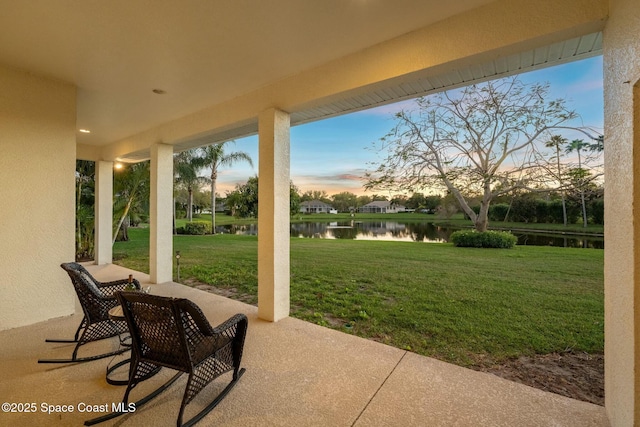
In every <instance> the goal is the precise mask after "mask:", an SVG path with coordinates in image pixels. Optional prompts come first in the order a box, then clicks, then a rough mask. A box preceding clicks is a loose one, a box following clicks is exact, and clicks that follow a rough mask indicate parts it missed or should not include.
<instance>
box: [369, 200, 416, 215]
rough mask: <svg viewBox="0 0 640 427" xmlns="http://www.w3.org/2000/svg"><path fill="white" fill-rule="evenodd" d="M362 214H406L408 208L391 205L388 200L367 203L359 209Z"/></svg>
mask: <svg viewBox="0 0 640 427" xmlns="http://www.w3.org/2000/svg"><path fill="white" fill-rule="evenodd" d="M358 212H360V213H398V212H406V208H405V207H404V206H402V205H397V204H395V203H391V202H389V201H387V200H380V201H377V202H371V203H367V204H366V205H364V206H361V207H360V208H359V209H358Z"/></svg>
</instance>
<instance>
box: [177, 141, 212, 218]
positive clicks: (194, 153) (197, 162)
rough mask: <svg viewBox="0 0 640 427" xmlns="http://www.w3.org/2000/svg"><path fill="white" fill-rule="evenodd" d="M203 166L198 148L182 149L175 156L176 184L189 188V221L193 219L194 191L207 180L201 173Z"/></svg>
mask: <svg viewBox="0 0 640 427" xmlns="http://www.w3.org/2000/svg"><path fill="white" fill-rule="evenodd" d="M203 167H204V162H203V161H202V158H201V157H199V156H198V149H197V148H192V149H190V150H186V151H182V152H180V153H178V154H176V155H175V156H174V158H173V172H174V175H175V180H176V184H177V185H178V186H182V187H183V188H184V189H186V190H187V221H192V220H193V192H194V191H195V190H198V188H200V185H201V184H203V182H204V181H205V180H206V179H205V178H204V177H201V176H200V175H199V174H200V171H201V170H202V168H203Z"/></svg>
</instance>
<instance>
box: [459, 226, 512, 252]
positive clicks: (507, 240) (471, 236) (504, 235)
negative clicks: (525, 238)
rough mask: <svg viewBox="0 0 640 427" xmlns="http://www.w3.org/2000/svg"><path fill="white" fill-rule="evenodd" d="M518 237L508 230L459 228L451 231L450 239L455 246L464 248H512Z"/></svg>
mask: <svg viewBox="0 0 640 427" xmlns="http://www.w3.org/2000/svg"><path fill="white" fill-rule="evenodd" d="M517 240H518V239H517V237H516V236H514V235H513V234H511V233H509V232H508V231H485V232H482V233H479V232H477V231H474V230H459V231H455V232H453V233H451V238H450V241H451V242H452V243H453V245H454V246H459V247H464V248H502V249H510V248H513V246H514V245H515V244H516V242H517Z"/></svg>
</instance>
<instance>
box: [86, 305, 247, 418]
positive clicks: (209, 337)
mask: <svg viewBox="0 0 640 427" xmlns="http://www.w3.org/2000/svg"><path fill="white" fill-rule="evenodd" d="M118 299H119V301H120V305H121V306H122V311H123V313H124V316H125V318H126V320H127V325H128V326H129V331H130V333H131V342H132V352H131V353H132V354H131V368H130V371H129V384H128V385H127V389H126V391H125V393H124V397H123V406H124V407H127V405H128V401H129V393H130V392H131V390H132V389H133V388H134V387H136V385H138V384H139V383H140V382H141V381H144V380H145V379H146V378H148V377H149V374H150V373H151V372H152V371H153V370H155V369H158V367H166V368H170V369H174V370H176V371H178V373H177V374H176V375H175V376H174V377H172V378H171V379H170V380H169V381H168V382H167V383H165V384H163V385H162V386H161V387H160V388H158V389H156V390H155V391H153V392H152V393H151V394H149V395H147V396H145V397H144V398H142V399H140V400H138V401H137V402H135V407H136V410H137V409H139V408H140V406H142V405H144V404H145V403H147V402H148V401H150V400H151V399H152V398H154V397H155V396H157V395H158V394H160V393H161V392H162V391H164V390H166V388H167V387H168V386H169V385H170V384H171V383H173V382H174V381H175V380H177V379H178V377H180V376H181V375H182V374H183V373H187V374H189V378H188V380H187V384H186V388H185V391H184V395H183V398H182V404H181V405H180V411H179V413H178V419H177V425H178V426H182V425H184V426H192V425H194V424H195V423H197V422H198V421H200V420H201V419H202V418H203V417H204V416H205V415H207V414H208V413H209V412H210V411H211V410H212V409H213V408H215V407H216V405H218V403H220V402H221V401H222V399H223V398H224V397H225V396H226V395H227V394H228V393H229V391H230V390H231V389H232V388H233V387H234V386H235V385H236V383H237V382H238V380H239V379H240V377H241V376H242V374H244V371H245V370H244V368H242V369H240V361H241V359H242V351H243V347H244V340H245V336H246V331H247V324H248V321H247V317H246V316H245V315H244V314H236V315H235V316H233V317H231V318H229V319H228V320H226V321H225V322H223V323H222V324H220V325H219V326H217V327H215V328H212V327H211V325H210V324H209V322H208V321H207V318H206V317H205V316H204V314H203V313H202V311H201V310H200V308H199V307H198V306H197V305H196V304H194V303H193V302H191V301H189V300H187V299H182V298H178V299H176V298H168V297H161V296H157V295H149V294H144V293H139V292H119V293H118ZM230 371H233V376H232V378H231V381H230V382H229V384H228V385H227V386H226V388H225V389H224V390H223V391H222V392H220V394H218V396H216V397H215V398H214V399H213V401H211V403H209V405H208V406H207V407H206V408H204V409H203V410H202V411H201V412H199V413H198V414H197V415H195V416H193V417H192V418H191V419H190V420H189V421H187V422H186V423H184V424H182V418H183V415H184V412H185V407H186V406H187V404H189V402H191V400H192V399H193V398H194V397H195V396H196V395H197V394H198V393H199V392H200V391H201V390H202V389H204V388H205V387H206V386H207V384H209V383H210V382H211V381H213V380H214V379H216V378H217V377H219V376H220V375H222V374H224V373H226V372H230ZM125 413H126V412H121V413H119V412H113V413H111V414H107V415H105V416H102V417H99V418H95V419H92V420H89V421H86V422H85V425H93V424H97V423H99V422H103V421H106V420H108V419H112V418H115V417H117V416H120V415H123V414H125Z"/></svg>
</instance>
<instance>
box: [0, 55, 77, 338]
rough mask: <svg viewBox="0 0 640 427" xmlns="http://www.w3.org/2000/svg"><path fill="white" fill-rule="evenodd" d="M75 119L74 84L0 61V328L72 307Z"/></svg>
mask: <svg viewBox="0 0 640 427" xmlns="http://www.w3.org/2000/svg"><path fill="white" fill-rule="evenodd" d="M75 121H76V91H75V88H74V87H73V86H71V85H68V84H64V83H60V82H54V81H51V80H47V79H44V78H39V77H35V76H33V75H30V74H27V73H24V72H21V71H17V70H12V69H7V68H3V67H0V189H1V190H0V195H1V196H2V197H1V198H0V199H1V201H0V218H1V220H2V232H1V234H0V235H1V238H0V330H3V329H9V328H14V327H17V326H23V325H28V324H31V323H35V322H39V321H43V320H46V319H50V318H53V317H58V316H63V315H68V314H71V313H73V312H74V310H75V294H74V292H73V288H72V287H71V285H70V282H69V279H68V276H67V275H66V274H65V273H64V271H63V270H62V269H61V268H60V263H62V262H67V261H72V260H73V257H74V210H75V209H74V206H75V196H74V189H75V179H74V171H75V151H76V145H75Z"/></svg>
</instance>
